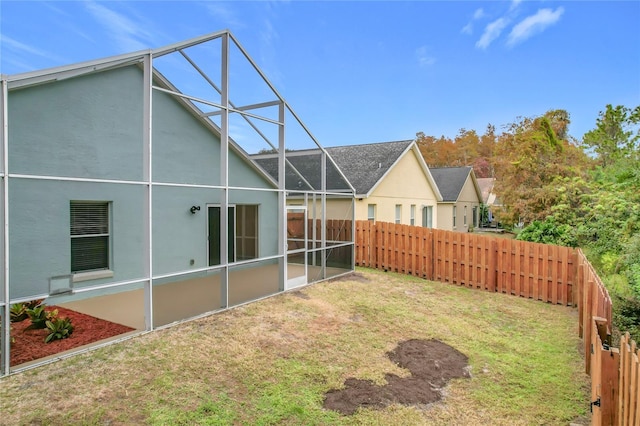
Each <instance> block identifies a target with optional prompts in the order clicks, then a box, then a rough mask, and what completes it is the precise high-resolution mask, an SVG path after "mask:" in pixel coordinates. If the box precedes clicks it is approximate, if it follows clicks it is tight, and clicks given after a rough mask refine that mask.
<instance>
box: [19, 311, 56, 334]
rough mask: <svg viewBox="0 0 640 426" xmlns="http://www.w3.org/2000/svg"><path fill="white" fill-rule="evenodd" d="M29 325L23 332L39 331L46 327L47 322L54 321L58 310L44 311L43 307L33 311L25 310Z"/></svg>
mask: <svg viewBox="0 0 640 426" xmlns="http://www.w3.org/2000/svg"><path fill="white" fill-rule="evenodd" d="M27 313H28V314H29V318H30V319H31V325H30V326H29V327H27V328H25V330H34V329H35V330H39V329H43V328H46V327H47V321H51V320H54V319H55V318H56V317H57V316H58V310H57V309H54V310H53V311H46V310H45V305H39V306H36V307H35V308H33V309H27Z"/></svg>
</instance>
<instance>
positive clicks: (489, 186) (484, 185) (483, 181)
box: [476, 178, 495, 204]
mask: <svg viewBox="0 0 640 426" xmlns="http://www.w3.org/2000/svg"><path fill="white" fill-rule="evenodd" d="M476 180H477V181H478V186H479V187H480V192H481V193H482V202H483V203H485V204H487V200H488V199H489V194H491V192H492V191H493V182H494V181H495V179H494V178H477V179H476Z"/></svg>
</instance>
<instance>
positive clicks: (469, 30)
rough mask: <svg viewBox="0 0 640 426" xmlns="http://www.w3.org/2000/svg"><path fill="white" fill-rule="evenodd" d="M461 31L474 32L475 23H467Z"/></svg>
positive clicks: (465, 32) (464, 32)
mask: <svg viewBox="0 0 640 426" xmlns="http://www.w3.org/2000/svg"><path fill="white" fill-rule="evenodd" d="M460 32H461V33H463V34H473V23H471V22H469V23H468V24H467V25H465V26H464V27H462V29H461V30H460Z"/></svg>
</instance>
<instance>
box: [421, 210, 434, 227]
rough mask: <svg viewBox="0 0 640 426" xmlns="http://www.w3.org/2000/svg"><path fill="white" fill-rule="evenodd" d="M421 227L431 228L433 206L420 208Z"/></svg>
mask: <svg viewBox="0 0 640 426" xmlns="http://www.w3.org/2000/svg"><path fill="white" fill-rule="evenodd" d="M422 226H423V227H425V228H433V206H423V207H422Z"/></svg>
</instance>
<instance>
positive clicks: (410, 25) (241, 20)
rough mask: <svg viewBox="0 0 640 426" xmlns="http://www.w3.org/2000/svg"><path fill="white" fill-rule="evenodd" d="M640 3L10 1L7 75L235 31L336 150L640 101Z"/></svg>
mask: <svg viewBox="0 0 640 426" xmlns="http://www.w3.org/2000/svg"><path fill="white" fill-rule="evenodd" d="M639 22H640V1H638V0H632V1H546V0H545V1H534V0H531V1H527V0H525V1H521V0H515V1H479V0H474V1H446V2H445V1H302V0H297V1H296V0H289V1H233V2H226V1H180V2H174V1H47V2H39V1H7V0H0V73H2V74H9V75H10V74H17V73H23V72H28V71H33V70H39V69H44V68H50V67H56V66H62V65H68V64H72V63H76V62H82V61H87V60H92V59H98V58H102V57H108V56H113V55H118V54H122V53H129V52H134V51H138V50H143V49H149V48H156V47H162V46H165V45H169V44H172V43H176V42H180V41H183V40H187V39H190V38H193V37H197V36H200V35H204V34H209V33H214V32H217V31H220V30H224V29H228V30H230V31H231V32H232V34H233V35H234V36H235V37H236V38H237V40H238V41H239V42H240V44H241V45H242V47H243V48H244V49H245V50H246V51H247V53H248V54H249V55H250V56H251V58H252V59H253V60H254V61H255V63H256V64H257V65H258V67H259V68H260V69H261V70H262V71H263V72H264V74H265V75H266V76H267V78H268V79H269V81H270V82H271V83H272V84H273V86H274V87H275V88H276V89H277V90H278V92H279V93H280V94H281V95H282V96H283V97H284V98H285V99H286V101H287V103H288V104H289V105H290V106H291V107H292V108H293V110H294V111H295V112H296V114H297V115H298V116H299V117H300V118H301V119H302V121H303V122H304V124H305V125H306V126H307V128H308V129H309V130H310V131H311V133H312V134H313V135H314V136H315V138H316V139H317V140H318V141H319V142H320V143H321V144H322V145H324V146H336V145H351V144H364V143H373V142H385V141H396V140H406V139H413V138H415V137H416V133H418V132H423V133H424V134H426V135H428V136H435V137H440V136H445V137H449V138H454V137H455V136H456V135H457V134H459V132H460V131H461V129H466V130H475V131H476V132H477V133H478V134H482V133H484V132H485V129H486V128H487V125H488V124H492V125H494V126H495V127H496V129H497V131H498V132H500V130H501V129H503V128H504V126H506V125H508V124H510V123H513V122H514V121H516V120H517V119H518V118H519V117H534V116H539V115H542V114H544V113H545V112H546V111H549V110H552V109H564V110H566V111H567V112H569V114H570V117H571V125H570V127H569V134H570V135H571V136H573V137H575V138H576V139H578V140H580V139H581V138H582V136H583V135H584V133H585V132H587V131H589V130H591V129H593V128H594V127H595V124H596V119H597V118H598V113H599V112H600V111H603V110H604V109H605V107H606V105H607V104H612V105H625V106H627V107H635V106H638V105H640V29H639V27H638V23H639Z"/></svg>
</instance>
